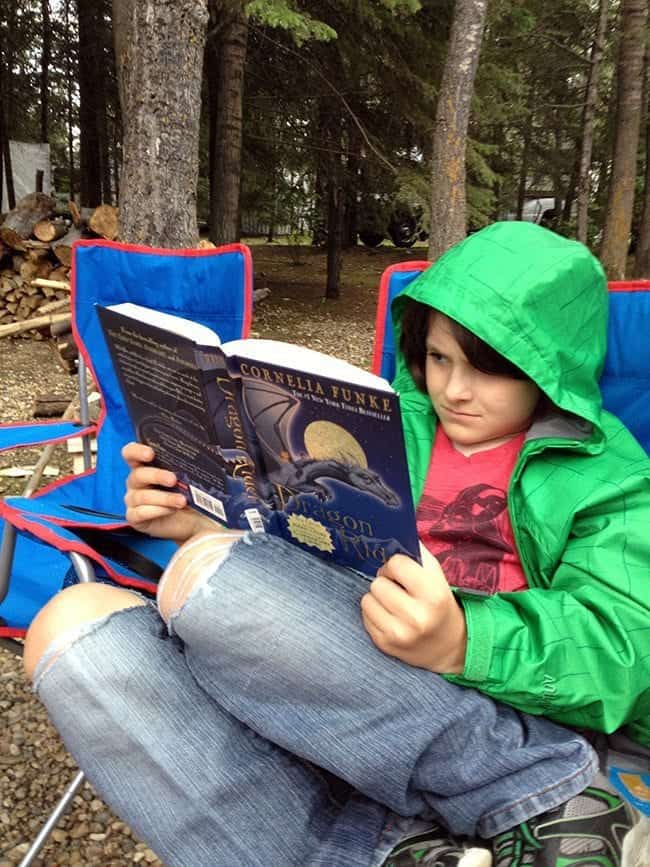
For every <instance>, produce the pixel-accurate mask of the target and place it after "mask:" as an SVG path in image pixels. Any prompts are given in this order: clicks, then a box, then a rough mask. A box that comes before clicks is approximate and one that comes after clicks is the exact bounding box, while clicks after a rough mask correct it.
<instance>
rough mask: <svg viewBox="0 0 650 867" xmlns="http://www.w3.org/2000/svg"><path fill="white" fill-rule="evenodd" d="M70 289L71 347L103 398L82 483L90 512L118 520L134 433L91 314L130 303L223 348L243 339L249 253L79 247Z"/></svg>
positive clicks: (97, 244) (238, 248) (235, 248)
mask: <svg viewBox="0 0 650 867" xmlns="http://www.w3.org/2000/svg"><path fill="white" fill-rule="evenodd" d="M71 290H72V293H71V295H72V297H71V305H72V319H73V322H72V324H73V333H74V336H75V340H76V342H77V344H78V346H79V348H80V351H81V353H82V354H83V357H84V359H85V361H86V363H87V365H88V367H89V368H90V370H91V372H92V374H93V378H94V380H95V382H96V384H97V386H98V388H99V390H100V391H101V393H102V398H103V400H102V416H101V418H100V425H99V433H98V438H97V440H98V442H97V469H96V472H95V473H89V474H88V475H87V476H86V479H85V480H83V481H82V480H80V482H81V484H82V485H84V486H86V490H85V491H84V495H85V496H86V497H87V500H86V501H87V502H89V504H90V505H91V507H92V508H95V509H98V510H101V511H106V512H117V513H121V512H123V496H124V480H125V475H126V471H127V470H126V466H125V465H124V462H123V461H122V459H121V457H120V449H121V447H122V445H124V443H126V442H128V441H129V440H130V439H133V438H134V433H133V428H132V426H131V423H130V420H129V417H128V413H127V411H126V407H125V404H124V401H123V398H122V392H121V390H120V387H119V384H118V381H117V379H116V377H115V373H114V371H113V366H112V364H111V361H110V357H109V353H108V349H107V348H106V344H105V341H104V336H103V333H102V330H101V327H100V324H99V319H98V317H97V312H96V309H95V307H96V305H97V304H99V305H102V306H107V305H110V304H119V303H121V302H123V301H131V302H133V303H135V304H143V305H145V306H148V307H153V308H155V309H157V310H161V311H163V312H165V313H174V314H176V315H178V316H186V317H188V318H191V319H194V320H195V321H198V322H201V323H202V324H204V325H208V326H209V327H210V328H213V329H214V330H215V331H216V332H217V333H218V334H219V335H220V337H221V338H222V340H224V341H225V340H234V339H236V338H239V337H246V336H247V334H248V331H249V328H250V320H251V310H252V263H251V256H250V251H249V250H248V248H247V247H245V246H243V245H241V244H233V245H229V246H227V247H220V248H217V249H207V250H203V249H190V250H164V249H155V248H149V247H138V246H134V245H129V244H118V243H114V242H110V241H80V242H78V243H77V244H75V246H74V249H73V257H72V274H71ZM75 496H77V497H78V496H79V488H78V487H77V490H76V493H75Z"/></svg>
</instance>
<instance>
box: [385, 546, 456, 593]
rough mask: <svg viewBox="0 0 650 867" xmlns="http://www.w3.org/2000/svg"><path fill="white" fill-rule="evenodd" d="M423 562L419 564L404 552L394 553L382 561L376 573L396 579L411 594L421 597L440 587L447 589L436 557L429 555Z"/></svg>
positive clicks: (438, 589)
mask: <svg viewBox="0 0 650 867" xmlns="http://www.w3.org/2000/svg"><path fill="white" fill-rule="evenodd" d="M424 563H425V565H424V566H420V564H419V563H417V562H416V561H415V560H412V559H411V558H410V557H407V556H406V555H405V554H395V555H394V556H393V557H391V558H390V560H388V561H387V562H386V563H384V565H383V566H382V567H381V569H380V570H379V571H378V573H377V574H378V575H385V576H386V577H387V578H390V579H391V580H392V581H396V582H397V583H398V584H401V585H402V587H403V588H404V589H405V590H406V591H407V592H408V593H410V594H411V596H415V597H418V598H422V599H426V598H428V597H430V596H431V594H432V593H435V592H436V591H440V590H441V589H444V590H445V591H446V590H448V589H449V588H448V584H447V580H446V578H445V575H444V572H443V571H442V569H441V568H440V564H439V563H438V561H437V560H436V558H435V557H434V556H433V555H429V557H427V559H426V560H425V561H424Z"/></svg>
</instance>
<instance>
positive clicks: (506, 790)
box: [25, 223, 650, 867]
mask: <svg viewBox="0 0 650 867" xmlns="http://www.w3.org/2000/svg"><path fill="white" fill-rule="evenodd" d="M606 317H607V297H606V287H605V280H604V276H603V273H602V269H601V268H600V265H599V264H598V263H597V261H596V260H595V259H594V258H593V257H592V256H591V254H590V253H589V252H588V251H587V249H586V248H585V247H583V246H582V245H580V244H577V243H575V242H572V241H568V240H566V239H564V238H561V237H559V236H557V235H554V234H552V233H550V232H548V231H546V230H543V229H540V228H539V227H536V226H532V225H529V224H522V223H504V224H495V225H493V226H491V227H489V228H488V229H485V230H483V231H482V232H479V233H477V234H475V235H473V236H471V237H470V238H468V239H467V240H466V241H465V242H463V243H462V244H460V245H458V246H456V247H455V248H453V249H452V250H450V251H449V252H448V253H447V254H446V255H445V256H443V257H442V258H441V259H440V260H439V261H438V262H436V263H435V265H433V266H432V267H431V268H430V269H429V270H428V271H426V272H425V273H424V274H423V275H422V277H420V278H419V279H418V280H416V281H414V282H413V283H412V284H411V285H410V286H409V287H408V288H407V290H406V291H405V293H404V296H403V297H401V298H400V299H398V300H397V301H396V303H395V307H394V318H395V323H396V332H397V336H398V338H399V345H400V348H401V350H400V356H399V359H398V370H397V376H396V379H395V386H396V388H397V390H398V391H399V393H400V398H401V401H400V402H401V407H402V413H403V421H404V430H405V438H406V443H407V451H408V456H409V467H410V472H411V481H412V488H413V495H414V499H415V502H416V503H418V511H417V519H418V528H419V532H420V538H421V540H422V542H423V544H424V546H425V548H426V549H428V550H427V556H426V557H425V558H424V560H423V563H424V565H423V566H420V565H419V564H417V563H416V562H414V561H412V560H410V559H409V558H406V557H403V556H396V557H393V558H391V559H390V560H389V561H388V562H387V563H386V564H385V565H384V566H383V567H382V568H381V569H380V570H379V573H378V576H377V578H376V580H375V581H373V582H372V583H371V584H370V585H368V584H367V582H365V580H364V579H363V578H361V577H360V576H358V575H356V574H354V573H351V572H349V571H348V570H344V569H340V568H337V567H334V566H331V565H330V564H327V563H324V562H323V561H320V560H318V559H317V558H315V557H312V556H310V555H309V554H306V553H305V552H303V551H301V550H299V549H297V548H295V547H293V546H290V545H288V544H286V543H284V542H283V541H282V540H279V539H275V538H270V537H264V536H262V537H252V536H250V535H249V534H239V533H232V532H227V531H226V532H219V531H217V530H216V528H215V525H214V524H213V523H212V522H209V521H206V519H204V518H202V517H200V516H199V515H197V514H196V513H193V512H191V511H190V510H189V509H187V508H186V504H185V501H184V499H183V498H182V496H179V495H178V494H175V493H171V492H167V491H165V490H164V488H168V487H170V486H171V485H173V484H174V482H175V479H174V477H173V475H172V474H171V473H168V472H165V471H162V470H159V469H156V468H153V467H151V466H149V465H148V464H149V463H150V461H151V459H152V457H153V454H152V452H151V449H148V448H147V447H145V446H141V445H137V444H131V445H129V446H128V447H126V449H125V451H124V456H125V458H126V460H127V461H128V462H129V464H130V466H131V468H132V471H131V475H130V477H129V481H128V490H127V495H126V505H127V519H128V520H129V522H130V523H131V524H132V525H133V526H134V527H136V528H137V529H139V530H141V531H143V532H148V533H154V534H157V535H162V536H166V537H170V538H174V539H176V540H177V541H178V542H179V543H180V544H181V545H182V547H181V548H180V549H179V551H178V553H177V555H176V557H175V558H174V559H173V561H172V562H171V563H170V564H169V566H168V568H167V570H166V573H165V576H164V578H163V581H162V582H161V586H160V588H159V593H158V606H159V612H156V611H155V610H153V609H152V607H151V606H148V605H146V604H145V603H144V602H143V600H141V599H140V598H138V597H137V596H135V595H134V594H131V593H129V592H127V591H124V590H118V589H115V588H108V587H104V586H79V587H72V588H70V589H69V590H66V591H64V592H63V593H61V594H59V596H57V597H56V599H55V600H53V602H52V603H50V605H48V606H47V607H46V608H45V609H44V610H43V612H42V613H41V614H40V615H39V617H38V618H37V619H36V621H35V622H34V624H33V626H32V629H31V630H30V633H29V636H28V640H27V645H26V650H25V664H26V668H27V671H28V674H29V675H30V676H31V677H32V678H33V680H34V684H35V688H36V689H37V690H38V692H39V695H40V696H41V698H42V699H43V701H44V702H45V704H46V706H47V708H48V710H49V712H50V714H51V716H52V718H53V720H54V722H55V724H56V726H57V727H58V729H59V731H60V732H61V734H62V736H63V738H64V741H65V742H66V744H67V746H68V748H69V749H70V751H71V752H72V754H73V755H75V756H76V757H77V759H78V761H79V762H80V765H81V767H83V768H84V770H85V771H86V773H87V774H88V776H89V778H90V779H91V781H92V782H93V783H94V785H95V786H96V788H97V790H98V791H99V792H100V794H102V795H103V796H104V798H105V799H106V800H107V801H108V803H109V804H111V805H112V806H113V808H114V809H116V810H117V812H118V813H119V814H120V815H121V816H123V817H124V818H125V819H127V820H128V821H129V822H130V823H131V824H132V826H133V827H134V829H135V830H136V831H137V832H138V833H139V834H140V835H141V836H142V837H143V838H144V839H146V840H147V842H148V843H149V844H150V845H151V846H152V847H153V848H154V850H155V851H157V852H158V854H159V855H160V856H161V857H162V858H163V860H164V861H165V862H166V864H167V867H175V865H190V864H191V865H195V864H206V865H208V864H214V865H228V867H229V865H231V864H233V863H241V864H246V865H251V867H257V865H259V867H262V865H278V867H280V865H282V867H284V865H296V867H297V865H307V864H309V865H316V864H318V865H328V867H334V865H346V867H353V865H359V867H361V865H365V867H379V865H381V864H388V865H393V867H403V865H410V864H415V863H420V864H422V863H429V864H443V865H447V864H461V863H462V858H463V857H464V856H463V853H462V846H461V844H460V843H457V842H456V841H455V840H453V839H452V838H449V836H448V834H447V831H443V828H444V829H448V831H450V832H452V833H454V834H461V835H467V836H473V835H479V836H481V837H483V838H492V839H493V846H494V852H495V855H496V859H497V865H498V867H515V865H524V864H536V865H538V867H550V865H557V864H560V863H561V864H562V865H565V867H568V865H571V864H576V865H577V864H578V863H580V864H582V865H584V864H585V858H587V859H589V858H591V859H592V861H593V863H595V864H598V865H601V867H608V865H616V864H618V859H619V853H620V845H621V838H622V836H623V835H624V832H625V831H626V830H627V828H629V825H630V822H629V818H628V816H627V814H626V812H625V808H624V807H623V806H622V804H621V802H620V800H619V799H617V798H616V797H614V796H612V795H611V794H610V793H609V792H608V791H607V790H606V789H604V788H602V787H601V786H600V785H598V786H591V785H590V784H591V783H592V780H593V776H594V773H595V771H596V766H597V763H596V760H595V755H594V753H593V751H592V749H591V747H590V746H589V745H588V743H587V741H586V740H585V739H584V738H583V737H582V736H581V735H580V734H578V731H577V730H581V731H582V730H585V729H587V730H590V731H595V732H601V733H609V732H613V731H615V730H619V729H620V730H622V734H621V738H623V739H625V738H628V739H629V740H627V741H625V743H629V744H630V745H632V744H633V743H634V742H636V743H641V744H645V745H646V746H647V745H650V713H649V709H650V708H649V705H648V697H649V696H650V656H649V655H648V653H647V648H648V636H649V633H650V620H649V618H648V607H649V605H648V603H649V600H650V591H649V589H648V587H649V585H648V581H647V575H648V564H649V563H650V544H649V543H648V534H647V527H648V525H649V519H650V498H649V496H648V495H649V493H650V481H649V480H650V466H649V462H648V459H647V456H646V455H645V453H644V452H643V450H642V449H641V447H640V446H639V445H638V444H637V443H636V442H635V440H634V439H633V438H632V436H631V435H630V434H629V433H628V432H627V431H626V430H625V429H624V428H623V426H622V425H621V424H620V422H618V421H617V420H616V419H614V418H613V417H612V416H610V415H609V414H607V413H604V412H603V411H602V409H601V403H600V394H599V390H598V385H597V379H598V375H599V373H600V369H601V366H602V359H603V356H604V351H605V334H606ZM161 488H162V490H161ZM450 585H451V586H450ZM452 588H453V589H452ZM476 590H479V591H481V592H482V594H485V595H482V596H477V595H475V592H474V593H470V592H468V591H476ZM161 618H162V620H161ZM161 626H163V627H164V628H161ZM167 633H169V634H170V635H171V636H172V638H171V639H170V638H168V637H167ZM556 723H561V724H562V725H557V724H556ZM564 726H566V728H565V727H564ZM632 748H633V746H632ZM587 863H588V862H587Z"/></svg>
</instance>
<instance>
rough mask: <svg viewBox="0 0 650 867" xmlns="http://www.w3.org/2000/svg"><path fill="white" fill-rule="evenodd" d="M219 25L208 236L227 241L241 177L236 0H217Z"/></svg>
mask: <svg viewBox="0 0 650 867" xmlns="http://www.w3.org/2000/svg"><path fill="white" fill-rule="evenodd" d="M217 11H218V14H219V19H218V20H219V23H220V29H219V33H218V37H217V39H216V40H215V43H216V44H215V46H214V49H213V50H216V52H217V57H218V74H217V93H216V94H214V95H213V99H212V100H211V104H212V105H216V109H217V110H216V115H214V116H211V117H210V124H211V127H212V128H213V137H212V148H213V149H212V159H213V161H212V166H211V184H210V190H211V196H210V240H211V241H212V242H213V243H214V244H228V243H230V242H232V241H238V240H239V191H240V183H241V148H242V102H243V94H244V67H245V63H246V43H247V39H248V18H247V17H246V14H245V12H244V4H243V2H242V0H220V2H218V3H217Z"/></svg>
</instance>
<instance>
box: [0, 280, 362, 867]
mask: <svg viewBox="0 0 650 867" xmlns="http://www.w3.org/2000/svg"><path fill="white" fill-rule="evenodd" d="M292 294H293V296H294V297H290V296H289V295H287V297H282V296H281V295H278V296H277V297H276V293H275V291H274V293H273V295H272V297H271V299H270V300H268V301H265V302H263V303H262V304H260V306H259V313H258V315H256V317H255V321H254V324H253V328H254V333H255V334H256V335H258V336H262V337H273V338H276V339H285V340H290V341H292V342H296V343H302V344H304V345H306V346H311V347H312V348H314V349H320V350H323V351H327V352H330V353H332V354H334V355H339V356H341V357H344V358H346V359H347V360H349V361H352V362H354V363H356V364H360V365H364V366H365V365H367V363H368V360H369V358H370V352H371V340H372V317H373V315H374V291H373V292H368V293H363V296H362V293H361V292H358V293H355V297H354V299H349V298H348V299H347V300H343V301H337V302H332V303H329V304H327V305H325V304H321V303H320V301H318V300H316V301H314V300H309V299H304V298H302V299H301V298H300V297H295V293H292ZM351 302H352V303H351ZM50 392H52V393H59V394H62V395H64V396H67V397H72V396H73V395H74V392H75V383H74V379H73V378H70V377H69V376H68V375H67V374H66V373H64V372H63V370H62V369H61V368H60V367H59V365H58V364H57V361H56V358H55V355H54V353H53V351H52V349H51V347H50V345H49V344H48V343H47V342H38V341H34V340H7V339H5V340H3V341H0V423H1V422H8V421H15V420H18V419H28V418H30V415H31V411H32V398H33V396H34V395H35V394H44V393H50ZM38 456H39V451H38V450H31V449H30V450H21V451H20V452H5V453H3V454H2V455H0V468H2V467H12V466H16V465H21V466H22V465H28V464H34V463H35V462H36V460H37V459H38ZM50 464H51V465H55V466H58V467H59V468H60V470H61V472H67V471H69V470H68V468H69V456H68V455H67V453H66V451H65V448H64V447H58V448H57V449H56V450H55V452H54V455H53V457H52V460H51V461H50ZM24 484H25V480H24V479H22V480H19V481H16V480H14V479H12V480H7V479H5V478H3V477H1V476H0V495H6V494H16V493H19V492H20V491H21V490H22V487H23V486H24ZM75 772H76V766H75V763H74V760H73V759H72V758H71V757H70V756H69V755H68V754H67V753H66V751H65V749H64V747H63V746H62V744H61V741H60V740H59V738H58V736H57V734H56V732H55V730H54V729H53V727H52V726H51V724H50V723H49V720H48V718H47V714H46V713H45V711H44V709H43V708H42V706H41V705H40V703H39V702H38V700H37V699H36V698H35V697H34V696H33V695H32V693H31V691H30V689H29V686H28V685H27V683H26V681H25V678H24V676H23V673H22V666H21V663H20V660H19V659H18V658H17V657H16V656H14V655H12V654H11V653H9V652H7V651H5V650H0V867H13V865H16V864H18V863H19V861H20V859H21V857H23V855H24V853H25V852H26V851H27V848H28V846H29V842H30V841H31V840H33V838H34V836H35V835H36V833H37V832H38V830H39V829H40V827H41V824H42V822H43V821H44V819H45V817H46V816H47V815H48V814H49V812H50V811H51V810H52V808H53V807H54V805H55V804H56V802H57V800H58V798H59V796H60V794H61V793H62V791H63V790H64V789H65V787H66V786H67V784H68V783H69V782H70V781H71V780H72V778H73V777H74V775H75ZM132 863H144V864H153V865H158V867H162V865H161V862H160V861H159V860H158V859H157V857H156V855H155V854H154V853H153V852H152V851H151V850H150V849H149V848H147V846H146V844H144V843H142V842H139V841H138V840H137V839H136V838H135V837H134V835H133V834H132V832H131V831H130V829H129V828H128V826H127V825H126V824H125V823H124V822H122V821H120V820H119V819H118V818H117V817H116V816H115V815H113V814H112V813H111V811H110V810H109V809H108V808H107V807H106V805H105V804H104V803H102V801H101V800H100V799H99V798H98V797H97V796H96V795H95V793H94V792H93V790H92V788H91V787H90V786H89V785H86V786H85V787H84V788H83V790H82V791H81V793H80V794H79V795H78V796H77V797H76V798H75V802H74V807H73V809H72V810H71V811H70V812H69V813H68V814H67V815H66V816H65V817H64V818H63V819H62V820H61V822H60V824H59V826H58V829H57V830H56V831H55V832H54V834H53V836H52V839H51V842H49V843H48V844H47V845H46V847H45V849H44V850H43V852H42V853H41V859H40V860H39V861H38V862H37V864H38V865H39V867H68V865H77V867H79V865H84V867H85V865H89V867H94V865H102V867H121V865H128V864H132ZM197 867H207V865H197Z"/></svg>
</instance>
